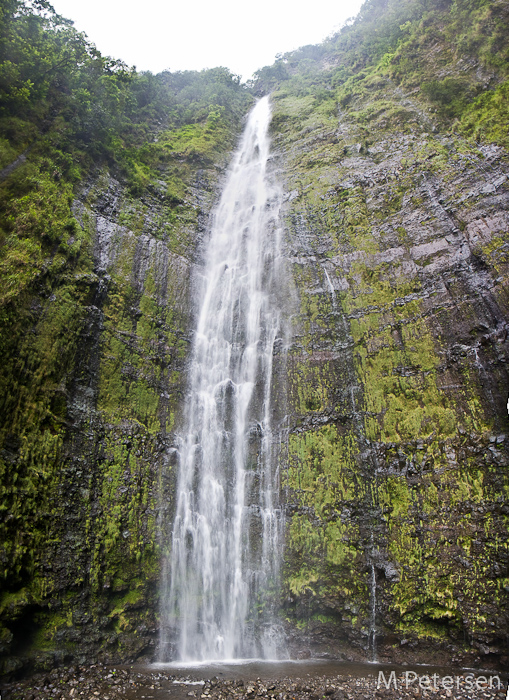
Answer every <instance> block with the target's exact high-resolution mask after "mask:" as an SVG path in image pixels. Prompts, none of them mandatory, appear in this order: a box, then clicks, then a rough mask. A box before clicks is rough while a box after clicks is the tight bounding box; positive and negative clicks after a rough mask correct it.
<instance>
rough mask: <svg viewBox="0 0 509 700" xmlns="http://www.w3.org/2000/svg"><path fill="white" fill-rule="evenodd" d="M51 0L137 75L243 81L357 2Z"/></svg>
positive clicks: (334, 23) (335, 22)
mask: <svg viewBox="0 0 509 700" xmlns="http://www.w3.org/2000/svg"><path fill="white" fill-rule="evenodd" d="M251 2H252V3H253V4H250V3H248V2H245V1H244V2H243V0H178V1H175V0H173V1H172V0H51V4H52V5H53V7H54V8H55V10H56V11H57V12H58V13H59V14H61V15H63V16H64V17H67V18H68V19H72V20H73V21H74V26H75V28H76V29H77V30H78V31H83V32H85V33H86V34H87V36H88V38H89V39H90V41H92V42H93V43H94V44H95V45H96V46H97V48H98V49H99V51H100V52H101V53H102V54H103V55H105V56H111V57H112V58H117V59H121V60H123V61H125V62H126V63H127V64H128V65H129V66H131V65H135V66H136V68H137V69H138V70H139V71H143V70H150V71H152V72H153V73H159V72H160V71H162V70H165V69H169V70H171V71H177V70H201V69H202V68H214V67H216V66H226V67H227V68H229V69H230V70H231V71H233V72H234V73H237V74H239V75H242V77H243V79H244V80H247V79H248V78H250V77H251V75H252V74H253V73H254V72H255V71H256V70H258V69H259V68H262V67H263V66H266V65H271V64H272V63H273V62H274V59H275V55H276V54H277V53H285V52H286V51H291V50H293V49H296V48H298V47H299V46H304V45H305V44H317V43H319V42H320V41H322V40H323V39H325V37H326V36H328V35H329V34H332V33H333V32H334V31H337V30H338V29H339V28H340V27H341V25H342V24H343V23H344V21H345V20H346V19H348V18H349V17H353V16H354V15H356V14H357V12H358V11H359V9H360V6H361V4H362V0H307V2H304V1H303V0H300V2H299V0H251Z"/></svg>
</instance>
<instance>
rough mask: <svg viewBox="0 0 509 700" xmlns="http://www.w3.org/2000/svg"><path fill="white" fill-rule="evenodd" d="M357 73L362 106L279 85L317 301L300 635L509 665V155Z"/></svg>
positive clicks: (298, 558) (303, 433) (307, 378)
mask: <svg viewBox="0 0 509 700" xmlns="http://www.w3.org/2000/svg"><path fill="white" fill-rule="evenodd" d="M324 84H325V86H326V87H328V89H329V90H330V91H331V92H332V94H333V95H335V96H337V95H338V92H337V91H335V90H334V88H333V80H332V79H329V83H328V84H327V80H326V79H323V77H322V78H321V86H320V87H321V88H322V90H323V87H324ZM356 85H357V89H356V90H355V89H354V91H353V94H352V95H351V96H350V98H349V101H348V108H345V107H342V106H341V92H339V95H340V96H339V99H338V100H337V101H334V102H333V103H332V104H331V103H330V102H328V103H327V102H326V103H325V107H324V106H323V103H322V104H320V95H319V94H317V93H318V90H317V88H316V87H315V88H314V89H313V88H310V89H309V92H308V94H307V95H302V91H301V95H300V96H299V94H298V91H296V90H295V89H294V87H293V86H292V85H291V82H290V83H289V86H288V87H285V85H283V87H281V88H280V89H279V91H278V92H276V93H275V95H274V118H273V139H274V148H275V150H276V152H277V153H278V157H279V164H280V173H281V177H282V178H283V179H284V182H285V187H286V191H287V201H286V206H285V215H286V228H287V255H288V259H289V262H290V264H291V266H292V269H293V276H294V280H295V282H296V285H297V288H298V294H299V298H300V310H299V312H298V313H297V314H296V316H295V318H294V339H293V344H292V347H291V349H290V353H289V361H288V365H289V366H288V377H287V381H288V384H289V391H290V398H291V418H290V423H291V427H290V436H289V443H288V464H287V471H286V475H285V484H284V486H285V494H286V502H287V510H288V516H289V517H288V530H287V542H286V555H285V567H286V568H285V583H284V585H285V588H284V594H285V603H284V607H285V610H286V615H287V619H288V621H289V623H290V624H291V627H292V629H293V630H294V632H293V636H292V639H293V640H294V642H295V649H298V648H300V649H302V646H303V644H304V647H305V646H306V645H308V646H309V648H310V651H313V652H316V650H317V649H319V650H320V651H321V652H322V653H330V654H333V655H336V654H337V653H338V652H339V653H341V652H343V653H344V654H345V655H346V656H350V657H355V658H378V659H380V660H401V659H406V660H413V661H424V660H430V658H434V659H435V660H436V661H438V660H439V659H442V660H443V659H445V658H448V659H449V660H452V661H453V662H460V661H461V662H462V663H466V662H467V661H468V663H482V664H487V663H493V664H495V665H496V664H502V666H503V665H504V664H505V663H506V661H507V653H508V652H507V640H506V638H505V631H504V630H506V629H507V626H508V607H507V603H508V596H507V593H508V591H509V588H508V572H509V569H508V563H509V560H508V533H507V524H508V519H507V516H508V514H509V510H508V506H507V493H508V471H507V468H508V464H509V452H508V447H509V436H508V428H509V426H508V416H507V408H506V404H507V399H508V387H509V382H508V365H507V363H508V350H509V345H508V338H507V331H508V315H507V311H508V301H509V298H508V288H507V282H508V277H507V274H508V269H509V268H508V262H509V258H508V250H509V248H508V246H509V242H508V238H507V236H508V228H509V211H508V207H509V180H508V178H507V174H508V169H507V168H508V161H507V153H506V151H505V150H504V149H503V148H501V147H499V146H496V145H487V144H486V145H482V144H475V143H472V142H471V141H467V140H466V139H465V138H462V137H461V136H459V135H457V134H454V133H451V132H450V131H449V130H448V129H446V128H445V127H444V125H443V124H440V123H439V122H438V121H437V120H436V118H434V114H430V112H429V111H428V105H427V104H426V103H425V102H423V100H422V95H421V94H416V93H415V91H413V92H412V91H407V90H405V89H402V88H401V87H398V86H397V85H396V84H395V83H394V82H393V81H392V80H391V78H390V76H388V75H385V76H384V75H383V74H380V73H379V74H377V75H375V73H374V72H372V73H368V74H367V75H366V74H365V75H364V76H362V77H360V78H358V80H357V83H356ZM340 90H341V89H340ZM322 100H323V95H322ZM350 100H351V101H350Z"/></svg>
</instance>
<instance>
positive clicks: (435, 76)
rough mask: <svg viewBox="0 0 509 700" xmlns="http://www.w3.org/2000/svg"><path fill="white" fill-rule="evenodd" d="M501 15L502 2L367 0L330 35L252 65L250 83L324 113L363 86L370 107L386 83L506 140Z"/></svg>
mask: <svg viewBox="0 0 509 700" xmlns="http://www.w3.org/2000/svg"><path fill="white" fill-rule="evenodd" d="M508 15H509V8H508V6H507V3H506V2H496V3H495V2H487V0H455V1H454V2H452V1H451V0H403V1H401V0H367V2H365V3H364V5H363V6H362V8H361V11H360V13H359V15H358V16H357V17H356V18H355V20H351V21H350V22H348V23H347V25H346V26H344V27H343V29H342V30H341V31H340V32H339V33H338V34H336V35H334V36H332V37H330V38H329V39H327V40H326V41H325V42H323V43H322V44H320V45H318V46H305V47H302V48H301V49H298V50H297V51H293V52H290V53H287V54H284V55H282V56H280V57H279V58H278V60H277V61H276V63H275V64H274V65H272V66H267V67H265V68H263V69H261V70H260V71H258V73H257V81H256V83H255V89H256V90H257V91H258V92H264V91H266V90H268V89H275V88H279V89H281V90H283V91H287V92H288V93H289V94H290V93H291V94H297V95H300V96H304V95H310V96H312V97H313V100H314V104H315V105H316V106H317V107H318V106H319V108H320V109H321V110H322V111H323V110H329V111H330V112H331V113H336V110H337V105H338V103H339V106H340V107H341V108H346V109H350V108H351V107H353V106H354V105H353V102H354V101H355V100H354V98H355V97H356V96H358V95H359V92H362V91H364V90H367V91H371V92H373V93H374V94H373V103H374V108H373V109H372V112H373V113H374V112H375V111H376V107H377V106H379V107H380V108H382V107H383V104H382V103H381V100H382V97H381V95H380V94H377V92H378V93H380V92H382V91H383V84H384V80H385V81H390V82H391V83H393V84H395V85H396V86H398V87H399V88H400V89H403V90H405V91H406V92H407V93H411V94H412V97H413V99H417V100H418V101H419V102H420V103H421V104H422V108H423V109H425V110H430V111H432V112H433V113H435V114H436V117H437V119H438V120H439V122H440V123H441V124H442V125H443V126H446V127H448V128H451V127H452V128H453V129H454V130H457V131H459V132H460V133H462V134H465V135H468V136H473V137H474V138H475V139H477V140H484V141H495V142H497V143H500V144H503V145H507V144H508V136H507V134H508V133H509V129H508V121H507V108H506V107H505V108H504V105H506V103H505V99H506V94H507V89H508V88H507V85H508V83H507V81H508V79H509V33H508V31H507V30H508V24H509V22H508ZM377 83H378V85H377ZM373 88H375V91H373ZM376 88H378V90H376Z"/></svg>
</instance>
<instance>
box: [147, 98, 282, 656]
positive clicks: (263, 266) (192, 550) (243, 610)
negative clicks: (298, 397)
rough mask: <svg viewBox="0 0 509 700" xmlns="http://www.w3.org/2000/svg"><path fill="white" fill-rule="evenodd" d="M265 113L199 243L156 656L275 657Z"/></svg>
mask: <svg viewBox="0 0 509 700" xmlns="http://www.w3.org/2000/svg"><path fill="white" fill-rule="evenodd" d="M269 123H270V104H269V98H268V97H265V98H262V99H261V100H260V101H259V102H257V104H256V105H255V107H254V109H253V110H252V112H251V113H250V115H249V118H248V122H247V125H246V127H245V131H244V134H243V137H242V140H241V143H240V146H239V148H238V150H237V152H236V154H235V156H234V159H233V164H232V166H231V168H230V171H229V176H228V178H227V181H226V184H225V187H224V190H223V193H222V196H221V199H220V202H219V205H218V207H217V210H216V212H215V214H214V217H213V223H212V227H211V231H210V240H209V242H208V247H207V250H206V255H205V264H204V269H203V275H202V280H201V281H202V284H201V287H202V288H201V291H200V292H199V294H200V298H199V314H198V321H197V327H196V333H195V336H194V346H193V350H192V359H191V365H190V370H189V394H188V398H187V406H186V409H185V427H184V429H183V430H182V432H181V434H180V436H179V441H178V447H179V450H178V451H179V475H178V490H177V503H176V513H175V520H174V525H173V532H172V549H171V559H170V561H169V562H168V563H167V565H166V566H165V571H164V573H163V586H162V603H161V639H160V649H161V651H160V660H161V661H169V660H172V659H175V658H176V659H178V660H180V661H201V660H215V659H232V658H254V657H256V658H272V659H274V658H277V657H278V656H279V655H280V654H281V651H282V649H283V648H284V644H283V643H282V642H283V641H284V640H283V637H282V634H281V632H280V628H279V627H278V625H277V623H276V622H275V607H276V604H275V599H276V596H277V585H278V575H279V570H278V569H279V561H280V558H281V553H280V549H281V543H282V527H283V518H282V514H281V510H280V508H279V503H278V496H279V484H278V471H277V458H278V454H277V445H278V436H277V433H276V431H274V429H273V427H272V407H271V384H272V374H273V356H274V355H275V354H276V352H277V343H276V340H277V339H278V338H279V335H280V325H281V319H280V306H281V305H280V303H278V298H277V295H278V288H279V285H280V284H281V279H282V277H283V275H282V274H281V272H282V267H281V256H280V238H281V231H280V228H279V220H278V215H279V207H280V196H279V191H278V190H277V188H276V186H275V185H274V184H273V183H271V179H270V177H269V174H268V161H269V138H268V127H269ZM279 342H280V341H279ZM275 344H276V345H275Z"/></svg>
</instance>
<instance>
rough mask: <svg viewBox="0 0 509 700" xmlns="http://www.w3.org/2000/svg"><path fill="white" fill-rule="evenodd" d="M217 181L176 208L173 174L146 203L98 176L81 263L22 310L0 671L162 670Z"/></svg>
mask: <svg viewBox="0 0 509 700" xmlns="http://www.w3.org/2000/svg"><path fill="white" fill-rule="evenodd" d="M222 170H223V164H221V165H218V166H217V167H216V166H213V165H209V166H208V169H207V170H203V169H201V170H200V169H199V167H198V166H197V164H196V163H194V164H192V167H191V169H190V172H191V177H190V185H189V188H188V191H187V194H186V197H185V201H184V200H182V201H181V202H180V203H179V205H178V206H176V205H175V203H174V202H173V201H172V200H170V201H169V200H168V199H167V198H166V197H165V194H164V192H165V182H164V178H165V173H164V172H163V173H162V174H161V178H162V180H161V183H160V184H161V192H157V191H154V192H152V193H150V192H148V193H146V194H145V195H144V196H143V197H142V198H133V197H131V196H129V193H128V192H127V191H126V190H125V188H124V187H123V186H122V184H121V183H119V182H118V181H116V180H115V179H114V178H113V177H111V175H109V174H108V172H107V171H104V172H101V173H99V174H97V176H96V177H94V178H93V179H91V180H90V182H88V183H87V184H86V185H85V186H83V187H82V188H81V193H80V195H79V197H78V198H77V199H76V200H75V201H74V204H73V211H74V215H75V217H76V220H77V222H78V224H79V225H77V226H76V228H75V236H74V239H72V240H69V242H68V245H69V246H73V245H76V241H78V243H79V245H80V249H79V253H78V255H77V256H76V257H75V258H72V257H71V256H68V257H67V258H66V259H65V260H64V262H63V263H62V266H63V274H62V275H60V276H59V277H54V278H51V279H49V280H47V281H46V284H47V289H43V287H42V284H39V286H38V288H37V290H36V292H35V294H34V296H33V297H32V299H31V300H27V304H26V307H27V308H26V311H24V312H23V313H24V314H25V317H22V318H21V319H20V321H19V325H20V326H21V328H20V332H19V334H18V335H16V333H13V337H12V339H11V343H12V348H10V349H9V354H8V356H7V358H6V364H5V365H4V372H7V371H9V367H14V372H15V373H16V372H17V374H14V378H12V379H11V380H10V382H11V385H14V386H16V391H17V395H16V394H15V395H14V396H13V406H16V408H15V409H14V410H15V414H13V421H12V425H13V427H12V428H11V430H12V435H11V437H9V436H8V437H7V440H6V443H5V448H4V450H3V453H2V457H3V459H4V464H6V465H7V471H5V472H4V479H5V478H10V479H11V480H12V482H13V483H11V484H10V486H9V491H10V493H11V496H12V500H11V502H9V503H5V504H4V507H7V508H9V509H10V523H11V531H10V532H9V533H8V536H7V538H6V541H8V542H9V543H10V547H11V550H10V552H9V557H8V559H6V560H5V561H4V562H3V566H4V572H3V573H4V579H5V580H6V582H7V593H6V594H4V595H3V597H2V599H1V606H0V612H1V616H2V623H3V628H2V630H3V631H2V636H1V639H2V642H3V644H2V646H3V652H4V653H5V654H6V661H5V664H4V670H5V671H14V670H16V669H20V668H22V667H23V666H25V667H28V666H29V665H30V664H35V665H37V666H39V667H41V666H42V667H44V666H48V667H49V666H52V665H53V664H55V663H62V662H65V661H70V660H71V659H72V660H73V661H78V662H79V661H82V662H85V661H87V662H89V661H93V660H94V659H98V658H99V659H101V660H103V661H104V660H105V661H107V660H114V659H115V660H117V661H119V660H123V661H125V660H128V659H134V658H138V657H140V655H142V656H143V655H144V656H145V657H146V658H151V657H152V655H153V652H154V644H155V641H156V639H157V629H156V628H157V623H156V618H157V613H158V592H157V588H158V583H159V572H160V561H161V555H162V553H163V550H164V549H165V547H167V546H168V542H167V541H166V539H165V537H164V536H163V537H161V538H158V532H159V531H163V532H164V531H165V530H166V531H167V528H168V524H169V523H170V522H171V518H172V515H173V494H174V473H173V456H174V448H173V435H174V433H173V430H174V426H175V424H176V421H178V416H179V406H180V404H181V401H182V397H183V395H184V392H185V376H184V373H183V370H184V368H185V363H186V358H187V353H188V349H189V344H190V337H189V333H190V319H191V316H192V303H191V299H190V296H189V284H190V274H191V272H190V271H191V267H192V264H193V260H194V258H195V251H196V246H197V245H198V243H199V238H200V234H201V232H202V231H203V230H204V225H205V221H206V218H207V216H208V213H209V210H210V207H211V205H212V202H213V201H214V200H215V198H216V190H217V181H218V179H219V176H220V173H221V172H222ZM18 303H19V302H18ZM27 315H28V316H29V318H26V316H27ZM8 340H9V339H7V338H5V340H4V344H5V343H8ZM24 358H27V359H24ZM22 362H23V363H24V364H23V366H22V364H21V363H22ZM16 382H17V384H16ZM23 397H24V400H25V404H24V406H23V405H22V403H20V402H22V400H23ZM30 410H32V412H33V414H34V415H33V416H32V417H30V415H29V416H27V414H26V412H27V411H30ZM18 414H19V415H20V416H21V417H20V420H19V421H18V422H16V420H15V419H14V418H15V415H18ZM18 423H19V426H21V427H19V426H18ZM15 431H16V432H15ZM34 436H35V437H34ZM24 445H26V447H24ZM9 474H10V477H9V476H8V475H9ZM14 481H15V482H16V483H14ZM4 486H5V484H4ZM7 491H8V489H7V488H6V490H5V492H7ZM23 496H24V497H23Z"/></svg>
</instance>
